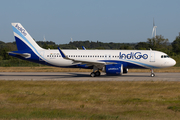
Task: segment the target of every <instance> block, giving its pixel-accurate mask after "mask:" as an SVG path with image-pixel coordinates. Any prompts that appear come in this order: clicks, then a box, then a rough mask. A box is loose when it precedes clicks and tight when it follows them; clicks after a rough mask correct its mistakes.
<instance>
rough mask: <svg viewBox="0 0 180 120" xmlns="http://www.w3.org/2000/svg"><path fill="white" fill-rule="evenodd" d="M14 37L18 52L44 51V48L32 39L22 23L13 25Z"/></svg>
mask: <svg viewBox="0 0 180 120" xmlns="http://www.w3.org/2000/svg"><path fill="white" fill-rule="evenodd" d="M12 27H13V32H14V37H15V40H16V45H17V49H18V51H20V50H32V51H37V50H42V48H41V47H40V46H39V45H38V44H37V43H36V42H35V41H34V40H33V39H32V37H31V36H30V35H29V33H28V32H27V31H26V30H25V29H24V27H23V26H22V25H21V24H20V23H12Z"/></svg>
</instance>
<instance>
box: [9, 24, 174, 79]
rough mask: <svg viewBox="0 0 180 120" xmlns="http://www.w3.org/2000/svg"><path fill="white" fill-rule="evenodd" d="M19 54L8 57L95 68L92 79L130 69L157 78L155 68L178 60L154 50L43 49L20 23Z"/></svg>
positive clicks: (17, 34) (17, 28)
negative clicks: (147, 71)
mask: <svg viewBox="0 0 180 120" xmlns="http://www.w3.org/2000/svg"><path fill="white" fill-rule="evenodd" d="M12 28H13V32H14V37H15V40H16V45H17V49H18V50H17V51H11V52H8V54H9V55H11V56H13V57H17V58H20V59H23V60H28V61H31V62H36V63H40V64H44V65H49V66H55V67H64V68H85V69H93V72H91V73H90V76H91V77H96V76H100V74H101V72H105V73H106V75H122V74H123V73H124V74H125V73H128V69H131V68H140V69H150V70H151V75H150V76H151V77H154V76H155V73H154V72H153V69H158V68H166V67H171V66H174V65H175V64H176V61H175V60H174V59H172V58H170V57H169V56H168V55H167V54H166V53H163V52H160V51H155V50H151V49H150V50H87V49H85V47H83V50H79V49H77V50H70V49H66V50H62V49H61V48H58V49H43V48H41V47H40V46H39V45H38V44H37V43H36V42H35V41H34V40H33V38H32V37H31V36H30V35H29V33H28V32H27V31H26V30H25V29H24V27H23V26H22V25H21V24H20V23H12Z"/></svg>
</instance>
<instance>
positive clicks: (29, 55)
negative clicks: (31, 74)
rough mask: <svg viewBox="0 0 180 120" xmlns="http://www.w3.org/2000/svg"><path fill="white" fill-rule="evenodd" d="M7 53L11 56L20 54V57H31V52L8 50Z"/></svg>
mask: <svg viewBox="0 0 180 120" xmlns="http://www.w3.org/2000/svg"><path fill="white" fill-rule="evenodd" d="M8 54H9V55H11V56H15V55H18V56H21V57H24V58H30V57H31V54H29V53H23V52H20V51H12V52H8Z"/></svg>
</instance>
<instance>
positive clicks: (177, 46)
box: [172, 36, 180, 54]
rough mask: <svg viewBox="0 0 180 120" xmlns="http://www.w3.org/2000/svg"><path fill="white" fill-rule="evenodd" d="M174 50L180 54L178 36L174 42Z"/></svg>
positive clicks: (179, 39) (179, 38)
mask: <svg viewBox="0 0 180 120" xmlns="http://www.w3.org/2000/svg"><path fill="white" fill-rule="evenodd" d="M172 51H173V52H174V53H175V54H180V37H179V36H178V37H176V39H175V40H174V41H173V42H172Z"/></svg>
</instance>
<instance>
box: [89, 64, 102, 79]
mask: <svg viewBox="0 0 180 120" xmlns="http://www.w3.org/2000/svg"><path fill="white" fill-rule="evenodd" d="M100 75H101V73H100V72H99V69H98V67H96V66H94V67H93V72H92V73H91V74H90V76H91V77H96V76H100Z"/></svg>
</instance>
